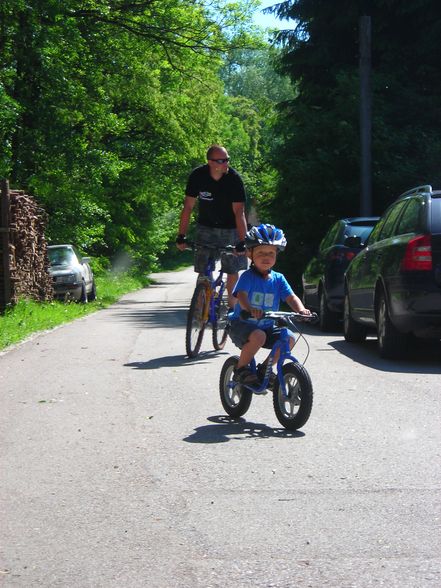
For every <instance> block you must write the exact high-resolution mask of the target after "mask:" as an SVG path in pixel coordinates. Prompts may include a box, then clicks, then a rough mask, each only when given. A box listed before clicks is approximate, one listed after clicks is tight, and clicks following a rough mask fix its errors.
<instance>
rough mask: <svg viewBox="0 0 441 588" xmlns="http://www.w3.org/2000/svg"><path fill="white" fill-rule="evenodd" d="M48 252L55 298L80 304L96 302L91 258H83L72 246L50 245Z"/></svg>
mask: <svg viewBox="0 0 441 588" xmlns="http://www.w3.org/2000/svg"><path fill="white" fill-rule="evenodd" d="M47 251H48V256H49V262H50V266H49V273H50V274H51V276H52V279H53V286H54V292H55V297H56V298H62V299H63V300H67V299H72V300H77V301H79V302H87V301H88V300H95V298H96V286H95V279H94V276H93V272H92V269H91V267H90V265H89V262H90V258H89V257H82V256H81V255H80V254H79V253H78V251H77V250H76V249H75V247H73V246H72V245H49V246H48V248H47Z"/></svg>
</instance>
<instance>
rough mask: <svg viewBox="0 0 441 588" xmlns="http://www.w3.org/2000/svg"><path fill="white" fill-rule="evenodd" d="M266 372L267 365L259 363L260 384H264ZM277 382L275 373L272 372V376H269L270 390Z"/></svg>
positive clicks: (258, 375)
mask: <svg viewBox="0 0 441 588" xmlns="http://www.w3.org/2000/svg"><path fill="white" fill-rule="evenodd" d="M265 371H266V364H264V363H259V365H258V366H257V377H258V378H259V381H260V383H262V382H263V380H264V379H265ZM276 382H277V376H276V374H275V373H274V372H273V370H271V372H270V375H269V382H268V388H274V386H275V384H276Z"/></svg>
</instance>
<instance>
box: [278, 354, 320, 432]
mask: <svg viewBox="0 0 441 588" xmlns="http://www.w3.org/2000/svg"><path fill="white" fill-rule="evenodd" d="M282 373H283V379H284V382H285V386H286V387H287V389H288V391H289V396H288V398H285V397H284V396H283V393H282V389H281V386H280V382H279V379H277V383H276V385H275V387H274V391H273V406H274V412H275V413H276V417H277V420H278V421H279V423H280V424H281V425H282V426H283V427H285V429H288V430H289V431H296V430H297V429H300V428H301V427H303V425H304V424H305V423H306V422H307V420H308V419H309V417H310V415H311V410H312V402H313V389H312V382H311V378H310V376H309V374H308V372H307V371H306V369H305V368H304V367H303V366H302V365H300V364H299V363H294V362H291V363H287V364H285V365H284V366H283V368H282Z"/></svg>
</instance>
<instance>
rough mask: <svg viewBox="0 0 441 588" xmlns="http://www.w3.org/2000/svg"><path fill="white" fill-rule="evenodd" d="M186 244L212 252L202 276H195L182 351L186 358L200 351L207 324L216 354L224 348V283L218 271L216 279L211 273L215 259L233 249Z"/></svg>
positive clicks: (225, 336)
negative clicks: (210, 328)
mask: <svg viewBox="0 0 441 588" xmlns="http://www.w3.org/2000/svg"><path fill="white" fill-rule="evenodd" d="M187 245H188V246H189V247H191V248H193V249H195V248H196V249H197V248H198V247H203V248H204V249H210V250H212V251H213V255H212V256H210V257H209V259H208V262H207V265H206V267H205V271H204V273H203V274H201V275H199V276H198V280H197V283H196V287H195V289H194V292H193V296H192V298H191V302H190V308H189V310H188V314H187V329H186V332H185V350H186V352H187V355H188V357H196V356H197V355H198V353H199V351H200V348H201V344H202V339H203V337H204V332H205V327H206V326H207V325H208V324H209V323H210V324H211V327H212V335H213V347H214V348H215V349H216V351H220V350H221V349H223V348H224V347H225V343H226V341H227V336H228V330H227V329H228V321H227V314H228V300H227V294H226V291H225V288H226V283H225V282H224V279H223V272H222V270H221V269H220V270H219V273H218V275H217V276H216V277H214V272H215V269H216V260H217V259H218V258H219V255H220V253H222V252H226V253H229V254H233V252H234V251H235V249H234V247H233V246H232V245H229V246H227V247H217V246H211V245H202V244H199V243H194V242H191V241H188V242H187Z"/></svg>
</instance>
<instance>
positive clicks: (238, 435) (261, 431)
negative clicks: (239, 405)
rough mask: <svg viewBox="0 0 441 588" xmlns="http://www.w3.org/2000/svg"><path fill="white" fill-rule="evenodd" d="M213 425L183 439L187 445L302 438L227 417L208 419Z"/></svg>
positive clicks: (298, 434)
mask: <svg viewBox="0 0 441 588" xmlns="http://www.w3.org/2000/svg"><path fill="white" fill-rule="evenodd" d="M208 420H209V421H211V422H212V423H213V424H211V425H203V426H202V427H197V428H196V429H195V432H194V433H192V434H191V435H189V436H188V437H184V441H187V443H225V442H227V441H243V440H245V439H252V438H254V439H268V438H272V439H274V438H277V437H279V438H281V439H286V438H289V437H304V436H305V433H303V432H302V431H287V430H286V429H284V428H282V427H281V428H279V429H274V428H273V427H268V425H265V424H263V423H252V422H249V421H246V420H245V419H242V418H240V419H232V418H231V417H229V416H227V415H217V416H212V417H208Z"/></svg>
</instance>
